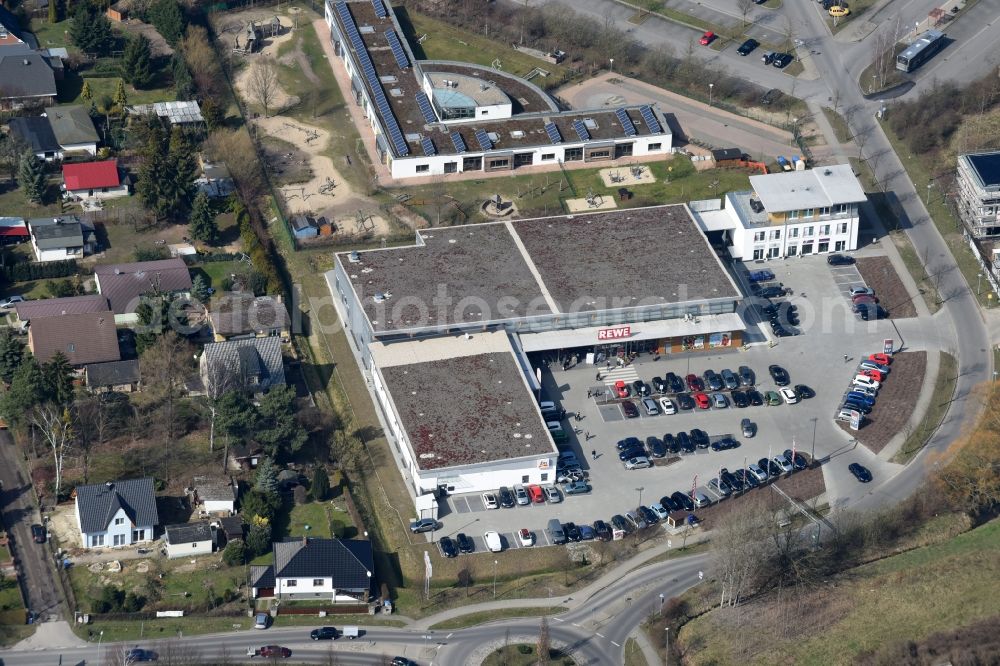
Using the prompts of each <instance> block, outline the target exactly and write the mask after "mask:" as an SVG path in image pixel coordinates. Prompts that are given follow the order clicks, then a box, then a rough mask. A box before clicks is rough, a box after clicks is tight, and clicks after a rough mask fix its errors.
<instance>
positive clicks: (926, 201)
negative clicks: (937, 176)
mask: <svg viewBox="0 0 1000 666" xmlns="http://www.w3.org/2000/svg"><path fill="white" fill-rule="evenodd" d="M933 185H934V179H933V178H932V179H931V180H928V181H927V196H926V197H924V205H925V206H929V205H930V203H931V187H932V186H933Z"/></svg>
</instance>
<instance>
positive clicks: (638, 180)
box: [599, 164, 656, 187]
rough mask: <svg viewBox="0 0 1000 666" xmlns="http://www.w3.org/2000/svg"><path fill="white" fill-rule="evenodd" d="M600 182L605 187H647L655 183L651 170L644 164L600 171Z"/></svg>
mask: <svg viewBox="0 0 1000 666" xmlns="http://www.w3.org/2000/svg"><path fill="white" fill-rule="evenodd" d="M599 173H600V175H601V182H602V183H604V185H605V187H627V186H629V185H649V184H651V183H655V182H656V176H654V175H653V171H652V169H650V168H649V167H648V166H646V165H645V164H633V165H629V166H622V167H613V168H611V169H601V170H600V172H599Z"/></svg>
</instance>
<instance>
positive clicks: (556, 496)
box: [542, 486, 562, 504]
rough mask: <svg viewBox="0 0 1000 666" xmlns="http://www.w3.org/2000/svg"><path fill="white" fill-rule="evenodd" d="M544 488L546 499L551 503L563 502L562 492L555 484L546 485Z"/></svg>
mask: <svg viewBox="0 0 1000 666" xmlns="http://www.w3.org/2000/svg"><path fill="white" fill-rule="evenodd" d="M542 489H543V490H544V491H545V501H547V502H548V503H549V504H559V502H562V493H560V492H559V489H558V488H556V487H555V486H544V487H543V488H542Z"/></svg>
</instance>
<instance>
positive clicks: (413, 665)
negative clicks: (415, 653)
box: [389, 657, 417, 666]
mask: <svg viewBox="0 0 1000 666" xmlns="http://www.w3.org/2000/svg"><path fill="white" fill-rule="evenodd" d="M389 664H390V666H417V662H415V661H413V660H412V659H407V658H406V657H393V658H392V661H391V662H389Z"/></svg>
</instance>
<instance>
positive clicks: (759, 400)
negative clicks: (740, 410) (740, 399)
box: [747, 389, 764, 407]
mask: <svg viewBox="0 0 1000 666" xmlns="http://www.w3.org/2000/svg"><path fill="white" fill-rule="evenodd" d="M747 400H749V401H750V404H751V405H753V406H754V407H760V406H761V405H763V404H764V396H762V395H761V394H760V391H758V390H757V389H750V390H749V391H747Z"/></svg>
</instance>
